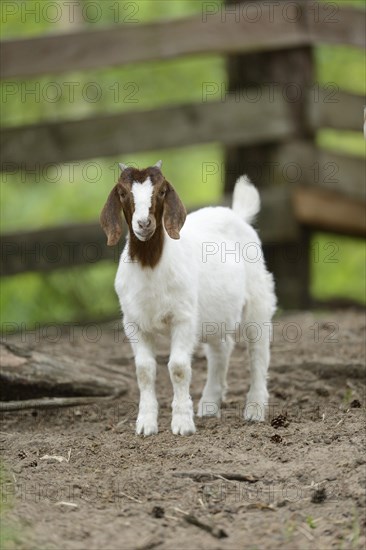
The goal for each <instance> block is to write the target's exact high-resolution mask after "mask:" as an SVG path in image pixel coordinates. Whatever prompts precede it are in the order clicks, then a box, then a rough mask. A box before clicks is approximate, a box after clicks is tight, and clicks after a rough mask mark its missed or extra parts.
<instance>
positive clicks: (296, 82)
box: [223, 0, 314, 308]
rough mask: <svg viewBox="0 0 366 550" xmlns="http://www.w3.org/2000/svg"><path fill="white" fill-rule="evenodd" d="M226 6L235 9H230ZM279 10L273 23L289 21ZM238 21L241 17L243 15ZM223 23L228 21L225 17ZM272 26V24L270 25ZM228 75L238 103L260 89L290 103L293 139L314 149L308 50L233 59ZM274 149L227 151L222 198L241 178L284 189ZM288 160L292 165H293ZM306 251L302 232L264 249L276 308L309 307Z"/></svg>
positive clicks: (300, 20)
mask: <svg viewBox="0 0 366 550" xmlns="http://www.w3.org/2000/svg"><path fill="white" fill-rule="evenodd" d="M245 3H248V4H253V2H252V1H251V2H249V1H248V0H243V1H242V2H241V4H243V7H245ZM226 4H227V8H228V9H232V10H233V9H234V8H235V6H238V2H237V1H236V0H226ZM230 4H233V5H232V6H230ZM276 4H278V3H276ZM248 7H249V6H248ZM282 8H286V3H285V2H281V3H280V5H279V6H278V9H277V10H276V12H275V13H276V15H275V17H284V16H285V15H284V14H286V13H287V15H288V12H286V11H283V9H282ZM223 9H225V5H224V6H223ZM296 9H299V10H300V9H301V5H297V6H296ZM236 15H237V16H240V17H243V16H245V10H242V11H241V12H240V13H239V14H238V13H237V14H236ZM267 16H269V12H265V11H264V10H262V15H261V17H267ZM300 16H301V17H300ZM226 17H227V18H229V17H230V15H229V13H227V14H226ZM297 17H298V21H297V22H296V23H294V24H298V25H301V24H305V17H306V14H305V13H301V12H298V15H297ZM253 24H254V25H255V23H253ZM273 24H276V22H275V21H274V22H273ZM227 71H228V92H229V93H230V92H233V93H235V92H236V93H237V96H238V97H240V101H246V98H245V95H244V96H243V94H240V93H239V92H238V91H239V90H241V89H244V88H258V87H260V86H261V87H263V90H264V91H263V93H266V94H267V93H268V101H271V91H273V90H275V91H276V90H277V91H278V90H280V91H281V92H282V94H283V96H284V97H285V98H286V100H287V101H288V108H289V112H290V113H291V116H292V117H293V121H294V124H295V128H296V134H297V136H296V137H297V138H299V139H302V140H305V141H306V142H308V143H314V133H313V131H312V130H311V129H310V128H309V125H308V124H307V121H306V112H307V105H306V102H307V95H308V94H307V91H308V90H309V89H310V87H311V86H312V85H313V82H314V78H313V75H314V64H313V55H312V48H311V47H298V48H294V49H292V50H277V51H273V52H263V53H253V54H244V55H232V56H229V57H228V59H227ZM299 91H300V93H299ZM254 97H255V96H254ZM272 100H273V99H272ZM276 149H277V144H276V142H271V141H269V142H268V143H266V144H262V145H254V146H243V147H237V146H235V147H228V148H226V150H225V162H226V167H225V170H226V174H225V192H226V193H231V192H232V189H233V185H234V182H235V180H236V178H237V177H238V176H239V175H241V174H247V175H248V176H249V177H250V178H251V179H252V180H253V183H255V184H256V185H257V186H258V187H259V189H263V188H265V187H267V186H268V185H274V184H275V183H276V184H280V183H284V181H276V182H274V181H273V180H274V177H273V174H274V171H273V158H274V157H275V154H276ZM288 160H289V162H291V159H288ZM282 168H283V167H279V170H277V173H281V172H282ZM277 179H278V177H277ZM267 223H268V225H270V224H271V220H270V219H268V220H267ZM309 246H310V235H309V232H308V231H307V230H305V229H304V230H301V231H300V238H299V240H298V241H297V242H295V243H294V242H284V243H283V244H281V245H273V246H271V245H268V246H266V247H265V248H264V254H265V257H266V261H267V265H268V268H269V269H270V271H272V272H273V273H274V276H275V281H276V292H277V296H278V300H279V305H280V307H284V308H302V307H306V306H308V304H309V280H310V275H309V271H310V262H309Z"/></svg>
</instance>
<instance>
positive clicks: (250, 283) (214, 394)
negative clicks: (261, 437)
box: [100, 161, 276, 436]
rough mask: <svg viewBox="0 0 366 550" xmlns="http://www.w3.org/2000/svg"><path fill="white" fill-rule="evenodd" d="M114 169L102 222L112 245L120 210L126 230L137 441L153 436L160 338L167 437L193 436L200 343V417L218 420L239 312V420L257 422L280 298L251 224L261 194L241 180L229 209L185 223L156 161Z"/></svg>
mask: <svg viewBox="0 0 366 550" xmlns="http://www.w3.org/2000/svg"><path fill="white" fill-rule="evenodd" d="M120 168H121V171H122V172H121V175H120V177H119V179H118V182H117V184H116V185H115V186H114V187H113V189H112V191H111V192H110V194H109V196H108V199H107V202H106V204H105V206H104V208H103V210H102V213H101V216H100V222H101V225H102V227H103V229H104V231H105V233H106V235H107V237H108V243H107V244H108V245H110V246H112V245H115V244H116V243H117V242H118V240H119V238H120V236H121V234H122V220H121V210H123V213H124V217H125V220H126V222H127V225H128V236H127V241H126V245H125V247H124V250H123V252H122V254H121V258H120V262H119V266H118V270H117V275H116V279H115V290H116V292H117V295H118V297H119V301H120V305H121V309H122V312H123V325H124V328H125V331H126V334H127V332H128V331H127V328H128V327H130V326H131V323H133V326H135V327H136V328H137V329H138V337H137V338H130V343H131V346H132V349H133V352H134V357H135V366H136V374H137V382H138V386H139V390H140V403H139V412H138V417H137V421H136V432H137V434H143V435H145V436H147V435H152V434H156V433H157V431H158V402H157V399H156V394H155V378H156V360H155V335H156V333H158V332H167V331H169V332H170V335H171V350H170V357H169V362H168V369H169V374H170V379H171V382H172V385H173V390H174V397H173V402H172V422H171V429H172V432H173V434H181V435H189V434H192V433H194V432H195V424H194V415H193V405H192V400H191V397H190V391H189V388H190V381H191V359H192V355H193V351H194V349H195V347H196V344H197V343H198V342H199V341H201V342H203V343H204V348H205V352H206V357H207V362H208V376H207V382H206V385H205V387H204V390H203V393H202V397H201V400H200V402H199V405H198V411H197V414H198V416H210V415H216V416H220V405H221V401H222V399H223V398H224V396H225V391H226V373H227V369H228V364H229V359H230V355H231V352H232V350H233V347H234V343H235V340H237V338H236V337H235V336H234V333H235V335H236V336H237V333H238V327H240V326H241V325H240V322H241V319H242V313H243V311H244V314H245V321H246V323H247V325H246V336H247V339H248V347H249V357H250V370H251V385H250V389H249V392H248V394H247V405H246V408H245V411H244V418H245V419H247V420H259V421H263V420H264V418H265V407H266V404H267V401H268V393H267V385H266V377H267V369H268V366H269V359H270V350H269V348H270V339H271V327H272V325H271V318H272V315H273V313H274V311H275V306H276V298H275V293H274V283H273V277H272V275H271V274H270V273H269V272H268V271H267V269H266V266H265V263H264V260H263V257H262V253H261V244H260V240H259V237H258V235H257V233H256V231H255V230H254V229H253V227H252V226H251V225H250V222H251V221H252V220H253V218H254V216H255V215H256V214H257V212H258V211H259V207H260V199H259V194H258V191H257V189H256V188H255V187H254V186H253V185H252V184H251V183H250V181H249V180H248V179H247V178H246V177H245V176H242V177H240V178H239V179H238V181H237V182H236V185H235V189H234V194H233V206H232V209H231V208H225V207H220V206H217V207H208V208H202V209H200V210H197V211H196V212H193V213H191V214H189V215H188V216H187V215H186V210H185V208H184V206H183V204H182V202H181V200H180V198H179V196H178V194H177V192H176V191H175V189H174V188H173V186H172V185H171V184H170V183H169V182H168V181H167V180H166V179H165V177H164V175H163V173H162V171H161V161H159V162H158V163H157V164H156V165H154V166H150V167H148V168H146V169H144V170H138V169H136V168H132V167H127V166H126V165H123V164H120ZM219 245H221V254H218V250H219ZM250 247H252V248H253V247H254V249H255V250H256V256H257V257H256V258H255V259H254V260H253V259H252V258H247V257H244V256H246V254H245V252H246V253H248V254H249V252H248V251H249V249H250ZM239 248H240V255H241V256H240V258H239ZM223 250H224V252H225V254H223ZM258 251H259V254H258ZM135 336H136V335H135Z"/></svg>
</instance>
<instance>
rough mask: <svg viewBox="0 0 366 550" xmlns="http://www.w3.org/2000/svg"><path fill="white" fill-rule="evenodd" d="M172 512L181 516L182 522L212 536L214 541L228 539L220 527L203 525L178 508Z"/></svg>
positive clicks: (191, 515) (194, 517)
mask: <svg viewBox="0 0 366 550" xmlns="http://www.w3.org/2000/svg"><path fill="white" fill-rule="evenodd" d="M174 510H176V511H177V512H180V513H181V514H183V518H184V521H186V522H187V523H190V524H191V525H195V526H196V527H199V529H202V530H203V531H206V533H210V535H212V536H213V537H215V538H216V539H223V538H226V537H228V534H227V533H226V531H225V530H224V529H222V528H221V527H217V526H216V525H209V524H208V523H204V522H203V521H201V520H200V519H198V518H197V517H196V516H194V515H193V514H189V513H188V512H185V511H184V510H181V509H180V508H174Z"/></svg>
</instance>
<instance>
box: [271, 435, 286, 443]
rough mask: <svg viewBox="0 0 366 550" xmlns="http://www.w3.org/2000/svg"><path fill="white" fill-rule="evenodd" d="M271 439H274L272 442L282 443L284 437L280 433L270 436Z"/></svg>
mask: <svg viewBox="0 0 366 550" xmlns="http://www.w3.org/2000/svg"><path fill="white" fill-rule="evenodd" d="M270 440H271V441H272V443H282V441H283V439H282V437H281V436H280V435H278V434H274V435H272V436H271V437H270Z"/></svg>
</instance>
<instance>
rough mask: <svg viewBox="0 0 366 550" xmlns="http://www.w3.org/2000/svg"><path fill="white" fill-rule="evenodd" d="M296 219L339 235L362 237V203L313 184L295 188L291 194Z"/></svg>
mask: <svg viewBox="0 0 366 550" xmlns="http://www.w3.org/2000/svg"><path fill="white" fill-rule="evenodd" d="M293 204H294V210H295V216H296V219H297V220H298V221H299V222H300V223H302V224H304V225H308V226H311V227H313V228H314V229H322V230H324V231H331V232H335V233H340V234H342V235H345V234H346V235H354V236H355V235H359V236H361V237H363V236H365V233H366V208H365V204H364V203H362V202H360V201H358V200H355V199H351V198H349V197H344V196H342V195H339V194H337V193H333V192H331V191H328V190H325V189H319V188H316V187H303V186H299V187H297V188H296V190H295V191H294V194H293Z"/></svg>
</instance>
